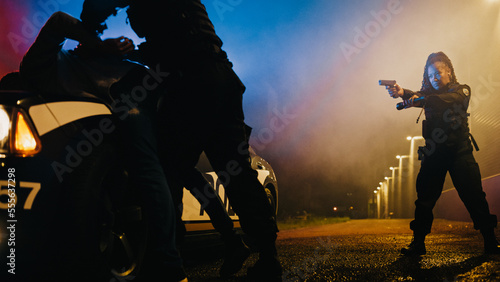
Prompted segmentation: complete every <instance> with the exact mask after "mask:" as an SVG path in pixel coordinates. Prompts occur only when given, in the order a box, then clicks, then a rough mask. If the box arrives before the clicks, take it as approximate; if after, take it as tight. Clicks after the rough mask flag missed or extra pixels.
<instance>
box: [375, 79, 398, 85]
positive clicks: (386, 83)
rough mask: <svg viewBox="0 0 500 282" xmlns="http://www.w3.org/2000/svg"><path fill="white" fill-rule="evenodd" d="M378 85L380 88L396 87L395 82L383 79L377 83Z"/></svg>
mask: <svg viewBox="0 0 500 282" xmlns="http://www.w3.org/2000/svg"><path fill="white" fill-rule="evenodd" d="M378 85H382V86H390V87H392V86H394V85H396V81H395V80H384V79H381V80H379V81H378Z"/></svg>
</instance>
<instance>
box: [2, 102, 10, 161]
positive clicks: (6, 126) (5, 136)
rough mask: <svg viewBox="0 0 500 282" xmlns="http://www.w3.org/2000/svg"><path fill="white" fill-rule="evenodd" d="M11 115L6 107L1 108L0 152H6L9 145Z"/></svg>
mask: <svg viewBox="0 0 500 282" xmlns="http://www.w3.org/2000/svg"><path fill="white" fill-rule="evenodd" d="M9 132H10V117H9V114H8V113H7V111H5V109H3V108H0V152H1V153H6V152H7V150H8V145H9Z"/></svg>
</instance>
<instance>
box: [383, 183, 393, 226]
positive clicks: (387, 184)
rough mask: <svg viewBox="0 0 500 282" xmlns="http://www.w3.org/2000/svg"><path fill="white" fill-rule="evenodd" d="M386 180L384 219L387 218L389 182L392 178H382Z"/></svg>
mask: <svg viewBox="0 0 500 282" xmlns="http://www.w3.org/2000/svg"><path fill="white" fill-rule="evenodd" d="M384 179H385V180H386V183H384V186H385V187H384V190H385V193H384V194H385V195H384V206H385V207H384V218H389V180H391V179H392V177H384Z"/></svg>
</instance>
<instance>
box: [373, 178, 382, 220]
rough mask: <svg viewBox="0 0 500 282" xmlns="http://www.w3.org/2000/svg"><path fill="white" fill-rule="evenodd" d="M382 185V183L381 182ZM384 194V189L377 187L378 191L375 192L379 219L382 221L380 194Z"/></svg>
mask: <svg viewBox="0 0 500 282" xmlns="http://www.w3.org/2000/svg"><path fill="white" fill-rule="evenodd" d="M381 183H382V182H381ZM381 192H382V189H381V188H380V186H379V187H377V190H375V193H376V194H377V218H379V219H380V193H381Z"/></svg>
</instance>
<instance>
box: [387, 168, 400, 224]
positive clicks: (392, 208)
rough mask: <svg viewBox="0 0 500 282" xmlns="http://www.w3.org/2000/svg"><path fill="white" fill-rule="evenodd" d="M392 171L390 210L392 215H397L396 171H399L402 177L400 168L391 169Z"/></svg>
mask: <svg viewBox="0 0 500 282" xmlns="http://www.w3.org/2000/svg"><path fill="white" fill-rule="evenodd" d="M389 169H390V170H391V171H392V177H391V178H392V182H391V191H390V195H389V200H390V201H389V203H390V204H389V210H390V211H391V212H392V215H393V216H395V215H396V201H397V197H396V195H397V194H398V193H397V191H396V189H394V186H395V185H394V183H395V182H396V170H399V176H401V169H400V168H399V167H392V166H391V167H390V168H389Z"/></svg>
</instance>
